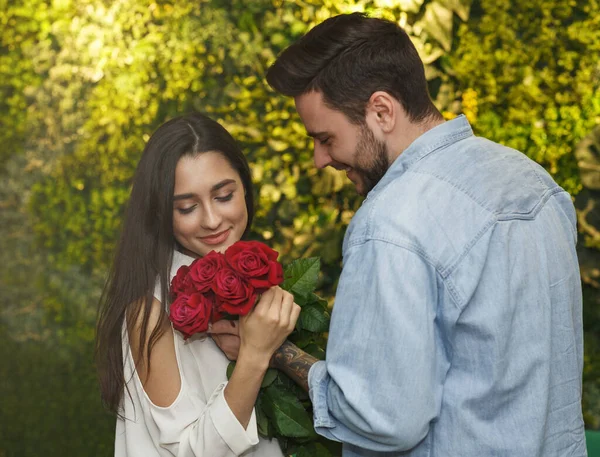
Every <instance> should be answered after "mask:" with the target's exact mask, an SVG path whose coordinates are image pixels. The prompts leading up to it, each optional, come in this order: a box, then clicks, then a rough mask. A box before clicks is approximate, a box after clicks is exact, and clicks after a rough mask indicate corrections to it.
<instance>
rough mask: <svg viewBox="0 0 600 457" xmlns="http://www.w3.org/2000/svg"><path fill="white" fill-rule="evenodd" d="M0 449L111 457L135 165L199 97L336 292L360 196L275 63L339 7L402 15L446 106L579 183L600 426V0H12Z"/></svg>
mask: <svg viewBox="0 0 600 457" xmlns="http://www.w3.org/2000/svg"><path fill="white" fill-rule="evenodd" d="M0 7H1V8H0V175H1V176H0V179H1V182H2V185H1V187H0V253H1V256H2V257H1V262H0V285H1V289H0V300H1V302H0V303H1V306H0V360H2V364H1V365H0V405H1V406H0V457H17V456H18V457H28V456H39V455H44V456H46V457H53V456H62V457H66V456H109V455H111V453H112V446H113V433H114V419H113V418H112V417H110V416H109V415H108V414H106V413H105V412H104V411H103V410H102V407H101V404H100V401H99V395H98V389H97V384H96V378H95V372H94V367H93V361H92V346H93V338H94V320H95V315H96V304H97V300H98V298H99V294H100V291H101V287H102V283H103V280H104V278H105V275H106V271H107V267H108V265H109V262H110V259H111V254H112V250H113V246H114V243H115V239H116V236H117V233H118V229H119V224H120V220H121V214H122V208H123V204H124V202H125V201H126V200H127V196H128V192H129V186H130V179H131V176H132V173H133V170H134V167H135V165H136V162H137V161H138V159H139V157H140V154H141V151H142V149H143V146H144V143H145V141H146V140H147V139H148V138H149V135H150V134H151V133H152V132H153V130H154V129H156V127H158V126H159V125H160V124H161V123H163V122H164V121H165V120H167V119H168V118H170V117H172V116H175V115H178V114H181V113H186V112H189V111H192V110H199V111H202V112H205V113H208V114H210V115H211V116H212V117H214V118H216V119H218V120H220V121H221V122H222V123H223V124H224V125H225V126H226V127H227V128H228V129H229V131H230V132H231V133H232V134H233V135H234V136H235V137H236V139H237V140H238V141H239V142H240V143H241V144H242V145H243V148H244V150H245V152H246V153H247V156H248V159H249V161H250V162H251V164H252V171H253V177H254V181H255V183H256V188H257V195H258V205H257V206H258V211H257V217H256V222H255V224H254V228H253V235H254V236H255V237H256V238H258V239H263V240H265V241H266V242H268V243H269V244H271V245H272V246H273V247H275V248H277V249H278V250H280V252H281V253H282V254H283V258H284V260H289V259H292V258H295V257H298V256H309V255H318V256H321V258H322V261H323V271H322V281H321V292H322V294H324V295H325V296H327V297H329V298H330V301H333V295H334V292H335V286H336V280H337V278H338V276H339V272H340V255H341V253H340V248H341V241H342V237H343V234H344V230H345V227H346V225H347V223H348V221H349V220H350V218H351V217H352V215H353V213H354V211H355V210H356V208H357V207H358V205H359V204H360V199H359V198H358V197H357V196H356V195H355V192H354V189H353V187H352V186H351V185H350V184H349V182H348V181H347V180H346V178H345V177H344V176H343V174H340V173H339V172H336V171H332V170H323V171H317V170H316V169H315V168H314V166H313V164H312V154H311V143H310V141H309V139H308V138H307V137H306V134H305V131H304V128H303V127H302V125H301V124H300V122H299V119H298V117H297V115H296V114H295V111H294V109H293V103H292V101H291V100H289V99H286V98H283V97H281V96H279V95H277V94H275V93H274V92H272V91H271V90H270V89H269V88H268V86H267V85H266V82H265V79H264V75H265V71H266V68H267V67H268V65H269V64H270V63H271V62H272V61H273V59H274V58H275V56H276V55H277V54H278V53H279V52H280V51H281V50H282V49H283V48H284V47H286V46H287V45H288V44H290V43H291V42H292V41H294V40H295V39H297V38H299V37H300V36H301V35H302V34H304V33H305V32H306V31H307V30H309V29H310V28H311V27H312V26H314V25H315V24H317V23H319V22H321V21H322V20H324V19H326V18H328V17H330V16H332V15H335V14H338V13H345V12H352V11H366V12H368V13H370V14H372V15H376V16H381V17H386V18H389V19H392V20H395V21H398V22H399V23H400V24H401V25H402V26H404V27H405V28H406V30H407V31H408V32H409V33H410V35H411V36H412V38H413V39H414V42H415V44H416V46H417V48H418V50H419V52H420V53H421V56H422V57H423V60H424V61H425V63H426V65H427V76H428V79H429V81H430V89H431V93H432V96H433V98H434V99H435V101H436V104H437V105H438V107H439V108H440V109H441V110H442V111H443V113H444V115H445V116H446V117H447V118H452V117H454V116H456V115H457V114H459V113H465V114H466V115H467V117H468V118H469V120H470V121H471V123H472V124H473V126H474V129H475V130H476V133H478V134H480V135H482V136H486V137H488V138H490V139H492V140H495V141H498V142H501V143H504V144H507V145H509V146H512V147H515V148H517V149H519V150H521V151H523V152H525V153H526V154H527V155H528V156H530V157H531V158H533V159H534V160H536V161H537V162H539V163H541V164H542V165H543V166H544V167H546V168H547V169H548V170H549V171H550V172H551V173H552V174H553V176H554V177H555V179H556V180H557V181H558V182H559V183H560V184H561V185H562V186H563V187H564V188H565V189H567V190H568V191H569V192H570V193H571V194H572V195H573V197H574V199H575V202H576V206H577V208H578V217H579V235H580V239H579V255H580V266H581V277H582V282H583V288H584V307H585V309H584V313H585V350H586V353H585V369H584V386H583V389H584V398H583V408H584V412H585V421H586V426H587V427H588V429H598V428H599V427H600V206H599V205H600V5H599V0H520V1H518V2H517V1H514V0H512V1H511V0H473V1H472V0H354V1H352V0H323V1H316V0H295V1H284V0H195V1H193V2H190V1H178V0H170V1H168V0H155V1H152V0H52V1H47V0H0Z"/></svg>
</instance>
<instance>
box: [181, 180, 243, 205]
mask: <svg viewBox="0 0 600 457" xmlns="http://www.w3.org/2000/svg"><path fill="white" fill-rule="evenodd" d="M229 184H235V179H224V180H223V181H219V182H218V183H216V184H215V185H214V186H212V187H211V188H210V191H211V192H215V191H217V190H219V189H221V188H223V187H225V186H227V185H229ZM193 197H197V194H195V193H188V194H179V195H175V196H174V197H173V201H175V200H186V199H188V198H193Z"/></svg>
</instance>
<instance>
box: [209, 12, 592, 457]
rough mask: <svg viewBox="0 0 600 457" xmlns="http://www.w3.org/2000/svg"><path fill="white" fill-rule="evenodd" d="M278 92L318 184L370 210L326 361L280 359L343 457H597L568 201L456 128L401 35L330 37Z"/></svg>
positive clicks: (361, 223) (280, 68)
mask: <svg viewBox="0 0 600 457" xmlns="http://www.w3.org/2000/svg"><path fill="white" fill-rule="evenodd" d="M267 80H268V82H269V84H270V85H271V86H272V87H273V88H274V89H275V90H277V91H279V92H280V93H282V94H284V95H287V96H291V97H294V99H295V102H296V108H297V111H298V113H299V115H300V117H301V119H302V122H303V123H304V125H305V127H306V129H307V132H308V134H309V135H310V136H312V137H313V138H314V140H315V145H314V148H315V149H314V160H315V164H316V166H317V167H319V168H323V167H326V166H331V167H334V168H336V169H338V170H345V171H346V173H347V176H348V178H349V179H350V180H351V181H352V182H353V183H354V185H355V186H356V189H357V191H358V192H359V193H361V194H364V195H366V199H365V200H364V202H363V204H362V206H361V208H360V209H359V210H358V211H357V213H356V214H355V216H354V217H353V219H352V221H351V223H350V225H349V227H348V230H347V232H346V235H345V239H344V244H343V261H344V266H343V271H342V276H341V278H340V282H339V286H338V289H337V293H336V300H335V305H334V309H333V314H332V319H331V329H330V332H329V340H328V346H327V356H326V357H327V358H326V361H316V360H315V359H313V358H311V357H310V356H308V355H306V354H304V353H302V351H300V350H299V349H298V348H296V347H295V346H293V345H292V344H290V343H286V344H284V345H283V346H282V348H281V349H280V350H279V352H278V353H277V355H276V358H275V362H276V364H277V365H278V367H280V368H281V369H282V370H284V371H285V372H286V373H288V374H290V375H291V376H292V377H294V378H295V379H296V380H297V381H298V382H299V383H300V384H301V385H304V387H305V388H306V389H308V390H309V392H310V396H311V399H312V402H313V406H314V425H315V429H316V431H317V432H318V433H319V434H321V435H323V436H325V437H327V438H330V439H333V440H338V441H342V442H343V443H344V455H345V456H379V455H394V456H396V455H410V456H414V457H417V456H418V457H421V456H432V457H438V456H439V457H451V456H460V457H481V456H506V457H509V456H510V457H515V456H523V457H533V456H539V457H552V456H556V457H559V456H567V455H569V456H585V455H586V450H585V438H584V426H583V420H582V413H581V405H580V402H581V374H582V367H583V337H582V317H581V314H582V311H581V307H582V305H581V287H580V278H579V269H578V261H577V256H576V252H575V242H576V218H575V212H574V208H573V205H572V203H571V198H570V196H569V195H568V194H567V193H566V192H565V191H564V190H563V189H561V188H560V187H559V186H558V185H557V184H556V183H555V182H554V181H553V180H552V178H551V177H550V176H549V175H548V173H546V172H545V170H544V169H543V168H542V167H540V166H539V165H537V164H536V163H534V162H533V161H531V160H529V159H528V158H527V157H526V156H524V155H523V154H521V153H520V152H518V151H515V150H512V149H509V148H506V147H504V146H501V145H499V144H496V143H493V142H491V141H488V140H485V139H483V138H477V137H475V136H474V135H473V132H472V130H471V127H470V125H469V123H468V121H467V120H466V119H465V118H464V117H463V116H461V117H458V118H456V119H454V120H451V121H448V122H445V121H444V119H443V118H442V116H441V115H440V113H439V112H438V110H437V109H436V108H435V106H434V105H433V103H432V102H431V99H430V97H429V94H428V91H427V83H426V79H425V75H424V70H423V64H422V62H421V60H420V58H419V56H418V54H417V51H416V50H415V48H414V46H413V45H412V43H411V41H410V39H409V37H408V36H407V35H406V33H405V32H404V31H403V30H402V29H400V28H399V27H398V26H397V25H396V24H394V23H392V22H388V21H385V20H381V19H375V18H369V17H366V16H364V15H361V14H350V15H340V16H336V17H334V18H331V19H328V20H326V21H325V22H323V23H322V24H320V25H318V26H316V27H315V28H314V29H312V30H311V31H310V32H308V33H307V34H306V35H305V36H304V37H303V38H301V39H300V40H299V41H298V42H297V43H295V44H293V45H292V46H290V47H289V48H288V49H286V50H285V51H284V52H283V53H282V54H281V55H280V57H279V58H278V59H277V61H276V62H275V63H274V64H273V66H272V67H271V68H270V69H269V72H268V74H267ZM218 338H219V337H218V335H217V339H218Z"/></svg>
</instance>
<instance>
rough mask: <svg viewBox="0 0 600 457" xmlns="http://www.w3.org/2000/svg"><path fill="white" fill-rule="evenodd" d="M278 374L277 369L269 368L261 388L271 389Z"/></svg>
mask: <svg viewBox="0 0 600 457" xmlns="http://www.w3.org/2000/svg"><path fill="white" fill-rule="evenodd" d="M278 374H279V372H278V371H277V370H276V369H275V368H269V369H268V370H267V373H266V374H265V377H264V378H263V381H262V384H261V385H260V387H269V386H270V385H271V384H273V381H275V378H277V375H278Z"/></svg>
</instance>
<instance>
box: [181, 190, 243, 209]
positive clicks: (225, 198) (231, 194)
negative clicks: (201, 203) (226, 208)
mask: <svg viewBox="0 0 600 457" xmlns="http://www.w3.org/2000/svg"><path fill="white" fill-rule="evenodd" d="M232 198H233V192H231V193H230V194H227V195H225V196H224V197H215V200H217V201H219V202H228V201H230V200H231V199H232ZM196 206H197V205H193V206H190V207H189V208H177V211H179V213H180V214H189V213H191V212H192V211H193V210H194V208H195V207H196Z"/></svg>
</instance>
